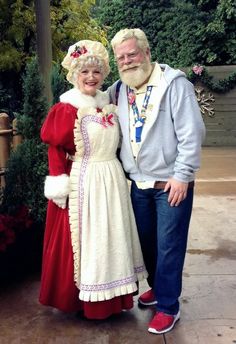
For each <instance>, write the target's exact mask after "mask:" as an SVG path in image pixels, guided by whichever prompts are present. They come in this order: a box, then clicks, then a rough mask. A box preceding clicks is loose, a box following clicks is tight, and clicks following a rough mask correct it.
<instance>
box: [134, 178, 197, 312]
mask: <svg viewBox="0 0 236 344" xmlns="http://www.w3.org/2000/svg"><path fill="white" fill-rule="evenodd" d="M168 195H169V192H163V190H157V189H154V188H151V189H144V190H142V189H138V188H137V186H136V184H135V182H132V186H131V198H132V204H133V209H134V214H135V218H136V223H137V227H138V233H139V239H140V243H141V248H142V252H143V257H144V261H145V264H146V268H147V271H148V273H149V277H148V284H149V286H150V287H151V288H153V290H154V293H155V295H156V299H157V310H158V311H161V312H164V313H167V314H177V313H178V311H179V296H180V294H181V291H182V273H183V266H184V258H185V253H186V247H187V238H188V228H189V222H190V217H191V212H192V204H193V189H188V193H187V197H186V198H185V199H184V200H183V201H182V202H181V203H180V205H179V206H177V207H171V206H170V205H169V203H168Z"/></svg>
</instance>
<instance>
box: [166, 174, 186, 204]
mask: <svg viewBox="0 0 236 344" xmlns="http://www.w3.org/2000/svg"><path fill="white" fill-rule="evenodd" d="M169 189H170V193H169V197H168V202H169V203H170V206H171V207H174V206H175V207H177V206H178V205H179V204H180V202H181V201H183V200H184V199H185V198H186V196H187V190H188V183H183V182H179V181H178V180H176V179H174V178H170V179H169V180H168V181H167V183H166V186H165V189H164V192H167V191H168V190H169Z"/></svg>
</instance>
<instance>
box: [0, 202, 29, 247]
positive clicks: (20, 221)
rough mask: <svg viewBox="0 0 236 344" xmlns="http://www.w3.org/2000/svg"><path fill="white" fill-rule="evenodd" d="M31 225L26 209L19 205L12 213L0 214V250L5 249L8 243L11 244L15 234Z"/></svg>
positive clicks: (15, 237)
mask: <svg viewBox="0 0 236 344" xmlns="http://www.w3.org/2000/svg"><path fill="white" fill-rule="evenodd" d="M31 225H32V220H31V218H30V215H29V212H28V209H27V208H26V207H24V206H23V207H20V208H18V209H17V211H16V212H15V213H14V215H8V214H0V252H4V251H6V249H7V247H8V245H10V244H13V243H14V242H15V241H16V239H17V236H18V235H19V234H20V233H21V232H22V231H25V230H27V229H29V228H30V227H31Z"/></svg>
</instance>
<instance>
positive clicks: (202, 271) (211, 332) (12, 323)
mask: <svg viewBox="0 0 236 344" xmlns="http://www.w3.org/2000/svg"><path fill="white" fill-rule="evenodd" d="M235 208H236V147H235V148H207V147H205V148H204V149H203V154H202V168H201V170H200V171H199V173H198V175H197V184H196V193H195V200H194V209H193V216H192V221H191V226H190V236H189V243H188V251H187V256H186V263H185V269H184V278H183V293H182V297H181V319H180V321H179V322H178V323H177V324H176V326H175V328H174V329H173V331H171V332H169V333H168V334H165V335H160V336H157V335H153V334H149V333H148V332H147V323H148V322H149V320H150V319H151V317H152V315H153V313H154V309H151V308H150V309H140V308H138V306H137V299H136V300H135V307H134V309H133V310H132V311H129V312H124V313H123V314H121V315H119V316H115V317H112V318H110V319H109V320H106V321H88V320H85V319H83V318H82V317H79V316H76V315H65V314H62V313H60V312H58V311H55V310H52V309H49V308H46V307H43V306H41V305H39V304H38V301H37V297H38V290H39V283H40V280H39V278H40V277H39V274H37V273H35V274H33V275H31V276H28V277H27V278H25V279H24V280H23V281H18V282H17V283H9V284H6V285H4V286H3V285H2V286H1V287H0V344H80V343H81V344H82V343H83V344H93V343H95V344H110V343H111V344H113V343H114V344H144V343H145V344H154V343H155V344H230V343H236V209H235ZM145 289H146V285H145V284H142V285H141V291H143V290H145Z"/></svg>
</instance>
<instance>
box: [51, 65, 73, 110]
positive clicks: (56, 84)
mask: <svg viewBox="0 0 236 344" xmlns="http://www.w3.org/2000/svg"><path fill="white" fill-rule="evenodd" d="M51 80H52V94H53V104H55V103H57V102H58V101H59V97H60V95H61V94H62V93H64V92H66V91H67V90H68V89H69V88H70V84H69V83H68V82H66V77H65V73H63V71H62V70H61V68H60V65H59V64H54V65H53V68H52V77H51Z"/></svg>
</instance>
